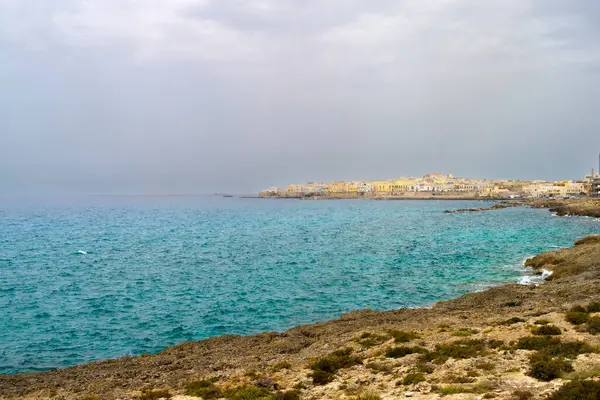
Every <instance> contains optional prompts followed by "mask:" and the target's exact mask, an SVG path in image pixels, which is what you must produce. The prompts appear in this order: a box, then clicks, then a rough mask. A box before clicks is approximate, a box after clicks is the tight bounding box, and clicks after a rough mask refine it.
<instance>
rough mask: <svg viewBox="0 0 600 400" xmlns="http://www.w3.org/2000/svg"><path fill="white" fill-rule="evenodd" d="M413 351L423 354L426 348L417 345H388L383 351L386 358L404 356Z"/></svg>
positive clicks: (413, 352)
mask: <svg viewBox="0 0 600 400" xmlns="http://www.w3.org/2000/svg"><path fill="white" fill-rule="evenodd" d="M415 353H420V354H425V353H427V349H425V348H423V347H419V346H414V347H409V346H397V347H390V348H389V349H387V351H386V352H385V356H386V357H388V358H402V357H406V356H407V355H409V354H415Z"/></svg>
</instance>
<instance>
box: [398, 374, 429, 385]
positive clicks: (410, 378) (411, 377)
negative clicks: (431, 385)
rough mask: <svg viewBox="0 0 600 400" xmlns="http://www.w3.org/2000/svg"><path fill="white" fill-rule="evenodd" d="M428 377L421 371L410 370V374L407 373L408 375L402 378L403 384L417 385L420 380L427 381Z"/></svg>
mask: <svg viewBox="0 0 600 400" xmlns="http://www.w3.org/2000/svg"><path fill="white" fill-rule="evenodd" d="M426 380H427V379H425V376H424V375H423V374H422V373H420V372H409V373H408V374H406V376H405V377H404V378H403V379H402V384H403V385H405V386H408V385H415V384H417V383H419V382H425V381H426Z"/></svg>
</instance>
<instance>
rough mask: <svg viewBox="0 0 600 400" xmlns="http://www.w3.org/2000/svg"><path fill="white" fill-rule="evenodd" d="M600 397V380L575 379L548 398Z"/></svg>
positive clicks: (589, 399)
mask: <svg viewBox="0 0 600 400" xmlns="http://www.w3.org/2000/svg"><path fill="white" fill-rule="evenodd" d="M598 398H600V382H596V381H589V380H574V381H571V382H567V383H565V384H564V385H563V386H562V387H561V388H560V389H558V390H557V391H556V392H554V393H552V394H551V395H550V396H549V397H548V400H596V399H598Z"/></svg>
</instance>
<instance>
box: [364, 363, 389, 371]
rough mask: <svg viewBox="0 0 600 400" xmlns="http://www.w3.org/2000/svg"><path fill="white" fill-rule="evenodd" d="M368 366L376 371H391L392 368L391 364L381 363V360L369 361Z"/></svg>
mask: <svg viewBox="0 0 600 400" xmlns="http://www.w3.org/2000/svg"><path fill="white" fill-rule="evenodd" d="M367 368H370V369H372V370H373V371H376V372H389V371H391V370H392V366H391V365H388V364H384V363H380V362H375V361H373V362H370V363H368V364H367Z"/></svg>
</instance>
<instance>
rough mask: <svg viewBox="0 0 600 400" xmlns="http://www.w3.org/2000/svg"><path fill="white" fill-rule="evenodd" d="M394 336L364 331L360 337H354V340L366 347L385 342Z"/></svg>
mask: <svg viewBox="0 0 600 400" xmlns="http://www.w3.org/2000/svg"><path fill="white" fill-rule="evenodd" d="M391 338H392V336H391V335H387V334H380V333H370V332H364V333H363V334H361V335H360V336H359V337H357V338H354V341H355V342H357V343H359V344H360V345H361V346H364V347H367V348H369V347H373V346H377V345H379V344H382V343H385V342H387V341H388V340H390V339H391Z"/></svg>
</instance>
